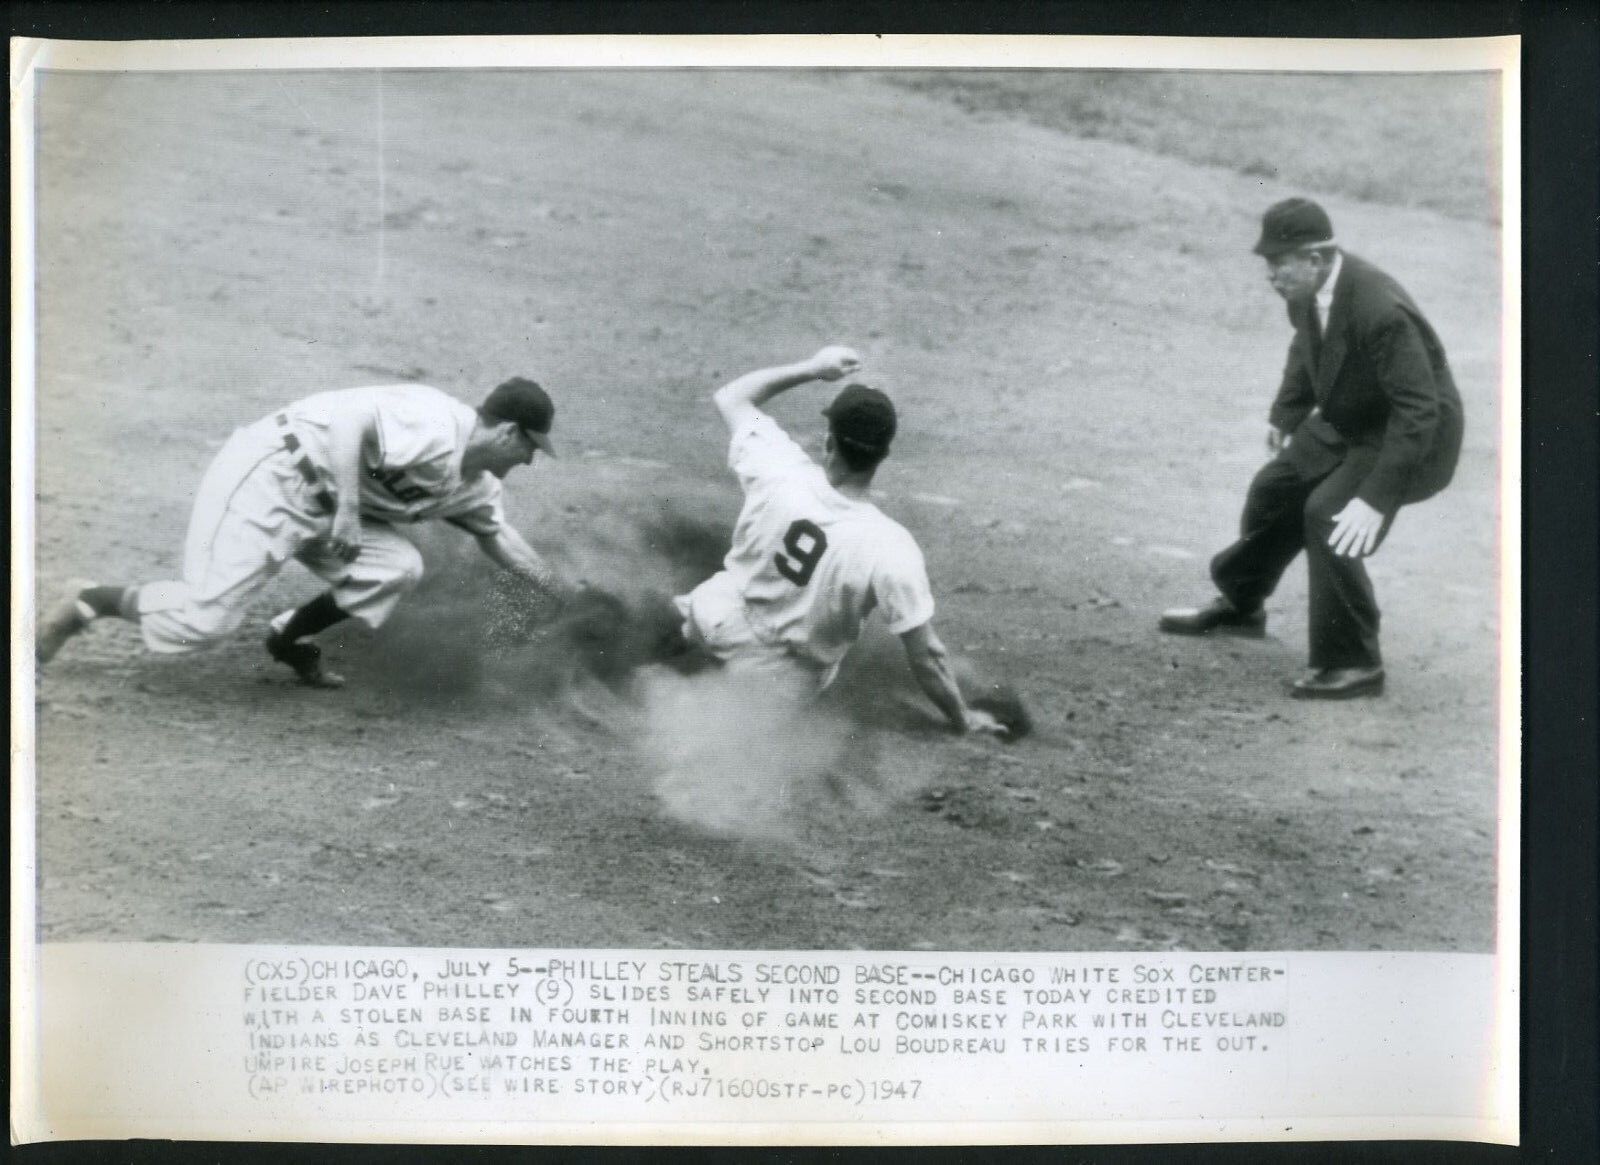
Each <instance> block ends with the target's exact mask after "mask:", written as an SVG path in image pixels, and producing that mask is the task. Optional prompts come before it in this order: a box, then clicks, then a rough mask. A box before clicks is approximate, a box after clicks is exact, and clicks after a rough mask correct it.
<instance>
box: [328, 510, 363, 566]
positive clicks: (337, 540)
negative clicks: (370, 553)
mask: <svg viewBox="0 0 1600 1165" xmlns="http://www.w3.org/2000/svg"><path fill="white" fill-rule="evenodd" d="M328 549H329V550H330V551H331V552H332V553H333V554H334V555H335V556H336V557H338V558H339V559H340V560H341V561H344V562H354V561H355V560H356V556H357V555H358V554H360V553H361V511H360V510H357V509H356V508H355V507H354V506H352V507H350V508H349V509H342V508H341V509H339V510H337V511H335V513H334V515H333V530H332V531H331V532H330V533H329V534H328Z"/></svg>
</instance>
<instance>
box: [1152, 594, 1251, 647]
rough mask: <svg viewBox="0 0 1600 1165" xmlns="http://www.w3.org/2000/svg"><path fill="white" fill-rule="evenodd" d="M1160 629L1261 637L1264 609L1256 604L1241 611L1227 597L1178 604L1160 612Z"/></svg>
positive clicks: (1183, 632) (1190, 633)
mask: <svg viewBox="0 0 1600 1165" xmlns="http://www.w3.org/2000/svg"><path fill="white" fill-rule="evenodd" d="M1160 626H1161V630H1163V631H1165V632H1166V633H1167V634H1168V635H1210V634H1212V633H1213V632H1215V633H1217V634H1219V635H1234V636H1240V637H1243V638H1245V639H1261V638H1263V637H1265V635H1266V633H1267V613H1266V612H1265V611H1264V610H1262V609H1261V608H1259V607H1257V608H1256V609H1255V610H1254V611H1241V610H1239V608H1238V607H1235V606H1234V605H1233V604H1232V603H1230V602H1228V600H1227V599H1224V598H1221V597H1218V598H1215V599H1212V600H1211V601H1210V602H1209V603H1207V604H1206V605H1205V606H1203V607H1179V608H1176V609H1175V610H1171V611H1166V612H1163V613H1162V616H1161V624H1160Z"/></svg>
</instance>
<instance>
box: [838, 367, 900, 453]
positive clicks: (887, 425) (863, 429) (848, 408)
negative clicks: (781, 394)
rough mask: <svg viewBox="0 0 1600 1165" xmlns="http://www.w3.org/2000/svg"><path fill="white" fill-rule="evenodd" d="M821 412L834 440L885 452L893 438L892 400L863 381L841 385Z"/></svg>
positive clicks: (868, 449) (893, 415)
mask: <svg viewBox="0 0 1600 1165" xmlns="http://www.w3.org/2000/svg"><path fill="white" fill-rule="evenodd" d="M822 415H823V416H825V417H827V418H828V422H829V426H830V428H831V429H832V430H833V435H834V437H835V438H836V439H837V440H839V441H843V442H845V443H846V444H849V445H854V446H856V447H857V448H859V449H862V450H865V451H867V452H873V453H881V452H885V451H887V450H888V448H889V442H891V441H893V440H894V433H895V425H896V418H895V412H894V402H893V401H891V400H890V399H889V398H888V397H887V396H886V395H884V394H883V393H882V392H879V391H878V390H877V389H875V388H868V387H867V386H866V385H864V384H847V385H845V387H844V388H843V389H842V390H841V391H840V393H839V395H838V396H836V397H834V398H833V403H832V404H830V405H829V406H828V407H827V408H825V409H823V410H822Z"/></svg>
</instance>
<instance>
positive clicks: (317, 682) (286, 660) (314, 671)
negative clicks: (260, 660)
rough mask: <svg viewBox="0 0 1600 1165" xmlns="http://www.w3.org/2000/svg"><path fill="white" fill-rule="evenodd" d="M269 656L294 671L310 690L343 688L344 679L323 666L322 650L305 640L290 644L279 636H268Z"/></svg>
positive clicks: (296, 676)
mask: <svg viewBox="0 0 1600 1165" xmlns="http://www.w3.org/2000/svg"><path fill="white" fill-rule="evenodd" d="M267 654H268V655H270V656H272V658H273V659H275V660H277V661H278V662H279V663H281V664H287V665H288V666H289V667H290V668H292V669H293V670H294V674H295V678H296V679H298V680H299V681H300V682H301V683H302V684H304V685H306V687H308V688H342V687H344V677H343V676H342V675H340V674H339V673H338V672H332V671H329V670H328V669H327V668H325V667H323V666H322V648H320V647H318V646H317V645H316V644H315V643H307V642H306V641H305V640H303V639H297V640H295V641H294V642H292V643H291V642H288V641H287V640H285V639H282V638H280V637H279V636H277V635H269V636H267Z"/></svg>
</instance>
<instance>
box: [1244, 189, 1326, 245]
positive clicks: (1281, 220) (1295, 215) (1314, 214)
mask: <svg viewBox="0 0 1600 1165" xmlns="http://www.w3.org/2000/svg"><path fill="white" fill-rule="evenodd" d="M1332 242H1333V223H1332V222H1331V221H1330V220H1329V218H1328V212H1327V211H1325V210H1323V209H1322V207H1320V206H1318V205H1317V204H1316V203H1314V202H1312V201H1311V200H1310V199H1309V198H1286V199H1284V200H1283V201H1282V202H1276V203H1273V205H1271V206H1269V207H1268V208H1267V213H1266V214H1264V215H1262V216H1261V238H1260V239H1258V240H1257V241H1256V245H1255V253H1256V254H1258V255H1264V256H1266V257H1267V258H1269V259H1270V258H1271V257H1272V256H1274V255H1283V254H1286V253H1287V252H1289V251H1298V250H1299V249H1300V248H1301V247H1314V246H1317V245H1319V244H1323V245H1326V244H1329V243H1332Z"/></svg>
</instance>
